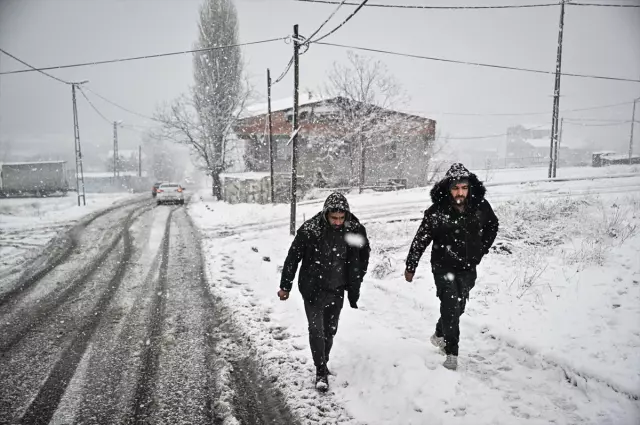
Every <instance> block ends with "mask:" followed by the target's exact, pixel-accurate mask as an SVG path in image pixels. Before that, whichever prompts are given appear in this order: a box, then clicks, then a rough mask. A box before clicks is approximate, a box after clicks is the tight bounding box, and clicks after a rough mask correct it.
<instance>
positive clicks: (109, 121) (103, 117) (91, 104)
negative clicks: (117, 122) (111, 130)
mask: <svg viewBox="0 0 640 425" xmlns="http://www.w3.org/2000/svg"><path fill="white" fill-rule="evenodd" d="M78 90H80V93H81V94H82V96H83V97H84V98H85V99H86V100H87V102H88V103H89V105H90V106H91V108H93V110H94V111H95V112H96V113H97V114H98V115H100V117H101V118H102V119H103V120H105V121H106V122H108V123H109V124H113V120H110V119H109V118H107V117H105V116H104V115H103V114H102V112H100V110H99V109H98V108H96V107H95V105H94V104H93V103H92V102H91V100H89V98H88V97H87V95H86V93H85V92H84V90H82V87H81V86H78Z"/></svg>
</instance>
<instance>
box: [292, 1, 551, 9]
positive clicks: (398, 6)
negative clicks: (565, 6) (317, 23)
mask: <svg viewBox="0 0 640 425" xmlns="http://www.w3.org/2000/svg"><path fill="white" fill-rule="evenodd" d="M295 1H298V2H304V3H317V4H338V3H339V2H337V1H331V0H295ZM344 4H345V5H347V6H358V3H344ZM559 5H560V3H542V4H518V5H495V6H426V5H410V4H380V3H370V4H367V5H366V6H368V7H379V8H392V9H430V10H437V9H442V10H474V9H476V10H477V9H524V8H532V7H548V6H559Z"/></svg>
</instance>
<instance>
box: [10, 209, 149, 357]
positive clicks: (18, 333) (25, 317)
mask: <svg viewBox="0 0 640 425" xmlns="http://www.w3.org/2000/svg"><path fill="white" fill-rule="evenodd" d="M144 211H145V210H142V212H140V211H138V210H135V209H134V210H133V211H131V212H130V213H129V214H128V215H127V216H126V217H125V219H124V220H123V223H122V231H120V232H119V233H118V234H117V235H115V236H114V237H113V238H112V239H111V241H110V242H109V245H108V246H107V247H106V248H105V249H103V250H102V251H101V252H100V254H99V256H98V257H96V258H94V259H92V261H91V263H90V264H89V265H88V266H87V267H85V268H84V270H82V271H81V273H80V275H79V276H78V277H76V278H75V279H73V280H72V282H71V283H70V284H69V285H68V286H67V287H66V288H65V289H62V290H61V291H54V292H55V294H54V295H53V296H51V294H49V295H48V296H47V297H46V298H45V299H40V300H38V302H36V303H35V305H31V306H27V307H23V308H22V309H20V310H19V311H17V312H13V313H14V314H11V313H7V314H6V315H7V316H9V317H10V318H11V322H6V326H4V327H1V328H0V341H2V342H1V343H0V355H7V353H8V352H9V351H10V350H11V349H12V348H13V347H14V346H15V345H16V344H18V343H19V342H20V341H21V340H22V339H23V338H24V337H25V336H26V335H27V334H28V333H29V332H30V331H31V329H32V328H34V327H36V326H38V325H39V324H41V323H43V322H46V321H47V319H48V317H49V314H50V313H51V312H52V311H54V310H55V309H57V308H59V307H60V306H61V305H62V304H64V303H66V302H67V301H68V300H69V299H71V298H73V297H76V296H77V294H78V293H79V292H80V290H81V289H82V287H83V284H84V283H85V281H87V280H88V279H89V278H90V277H91V276H93V275H94V274H95V273H96V271H98V269H99V268H100V267H101V265H102V263H103V262H104V261H105V260H106V259H107V258H108V257H109V255H110V254H111V253H112V252H113V250H114V249H115V248H116V247H117V246H118V244H119V243H120V241H121V239H122V238H123V236H126V235H127V234H128V228H129V226H131V223H132V221H133V220H134V219H135V218H134V215H136V217H137V215H140V214H142V213H143V212H144ZM136 213H137V214H136ZM63 257H66V258H68V257H69V255H65V256H63ZM45 275H46V273H45V274H43V276H41V278H42V277H44V276H45ZM38 280H39V279H38ZM35 282H37V281H34V282H33V283H35ZM21 295H22V294H21ZM17 298H18V300H15V301H12V302H13V303H14V304H18V302H19V300H20V297H17ZM17 307H19V305H18V306H17ZM5 320H6V319H3V321H5Z"/></svg>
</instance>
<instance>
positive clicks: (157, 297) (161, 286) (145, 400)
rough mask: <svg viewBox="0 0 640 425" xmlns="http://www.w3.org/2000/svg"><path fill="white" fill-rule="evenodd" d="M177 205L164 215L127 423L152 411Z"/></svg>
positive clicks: (141, 419) (144, 418) (140, 421)
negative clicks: (147, 325)
mask: <svg viewBox="0 0 640 425" xmlns="http://www.w3.org/2000/svg"><path fill="white" fill-rule="evenodd" d="M176 209H177V208H174V209H172V210H171V211H170V212H169V216H168V217H167V223H166V224H165V230H164V236H163V239H162V251H161V252H160V255H161V261H160V274H159V277H158V290H157V291H155V292H154V295H153V301H152V305H151V312H152V313H153V314H152V316H151V323H150V329H149V334H148V339H147V342H146V347H145V350H144V352H143V354H142V369H141V370H140V372H139V377H140V378H139V381H138V384H137V386H136V390H135V395H134V398H133V409H132V416H131V417H130V418H129V420H127V422H128V423H129V422H130V423H135V424H145V423H148V419H149V417H150V416H151V413H152V403H153V390H154V382H155V379H156V377H157V373H158V359H159V355H160V347H159V343H160V338H161V332H162V327H163V321H164V310H165V299H166V286H167V269H168V265H169V246H170V243H171V240H170V237H171V217H172V216H173V212H174V211H175V210H176Z"/></svg>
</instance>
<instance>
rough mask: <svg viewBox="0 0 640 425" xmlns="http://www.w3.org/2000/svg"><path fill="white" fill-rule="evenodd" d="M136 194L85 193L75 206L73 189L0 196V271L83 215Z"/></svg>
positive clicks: (37, 250) (26, 256) (35, 250)
mask: <svg viewBox="0 0 640 425" xmlns="http://www.w3.org/2000/svg"><path fill="white" fill-rule="evenodd" d="M139 196H140V195H131V194H128V193H108V194H102V193H101V194H93V193H89V194H87V205H86V206H81V207H78V203H77V198H76V196H75V194H74V193H72V194H69V195H68V196H64V197H51V198H3V199H0V275H2V274H3V273H4V272H5V271H6V270H7V269H9V268H13V267H15V266H17V265H20V264H22V263H23V262H24V261H27V260H28V259H30V258H33V257H34V256H36V255H38V254H39V253H40V252H41V250H42V248H43V247H44V246H45V245H46V244H47V243H49V241H51V240H52V239H53V238H54V237H55V236H56V235H58V234H59V233H61V232H63V231H65V230H67V229H69V227H71V226H72V225H73V224H75V223H77V222H78V221H80V220H81V219H83V218H84V217H86V216H88V215H89V214H92V213H94V212H97V211H100V210H102V209H104V208H108V207H110V206H112V205H114V204H117V203H120V202H126V201H127V200H128V199H134V198H135V197H139Z"/></svg>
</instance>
